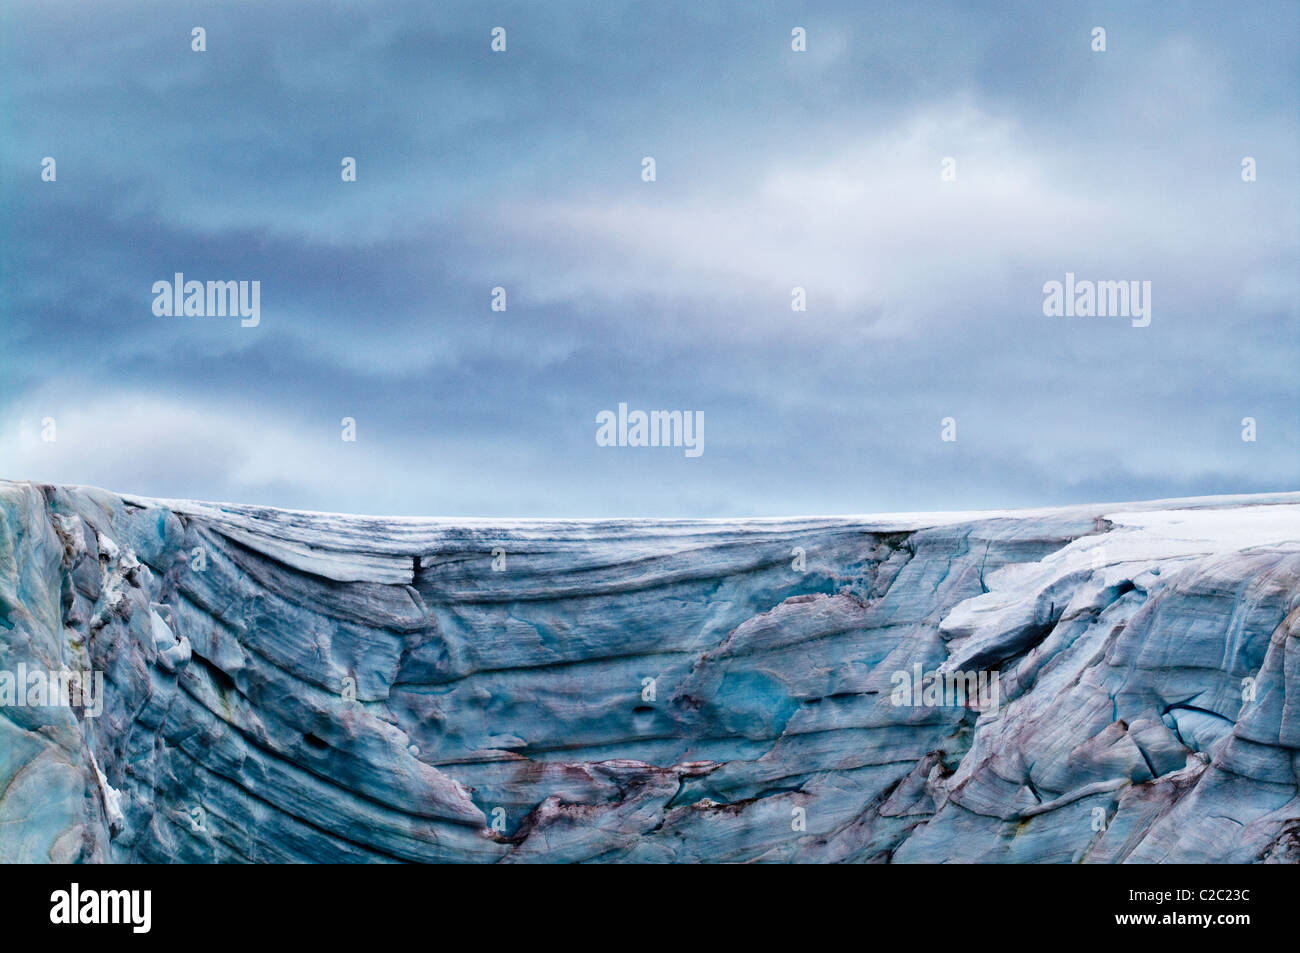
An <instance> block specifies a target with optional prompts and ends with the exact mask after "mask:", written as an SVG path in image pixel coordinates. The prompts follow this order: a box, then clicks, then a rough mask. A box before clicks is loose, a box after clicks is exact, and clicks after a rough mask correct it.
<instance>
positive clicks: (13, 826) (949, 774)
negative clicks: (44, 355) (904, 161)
mask: <svg viewBox="0 0 1300 953" xmlns="http://www.w3.org/2000/svg"><path fill="white" fill-rule="evenodd" d="M1298 582H1300V493H1281V494H1270V495H1265V496H1243V497H1206V498H1197V499H1188V500H1174V501H1160V502H1152V503H1121V504H1097V505H1077V506H1066V507H1055V508H1043V509H1036V510H1009V511H996V512H966V513H914V514H893V515H888V516H854V517H833V518H801V519H785V518H782V519H735V520H652V519H642V520H586V521H584V520H447V519H422V518H381V517H365V516H342V515H330V514H320V513H307V512H299V511H290V510H278V509H269V508H264V507H257V506H250V505H240V504H215V503H200V502H192V501H180V500H159V499H149V498H143V497H136V496H131V495H124V494H119V493H112V492H108V491H104V490H99V489H94V488H88V487H73V486H54V485H46V484H39V483H31V482H5V481H0V671H3V672H7V673H16V672H18V671H19V670H20V667H21V670H22V671H24V672H44V673H48V674H53V673H60V672H68V671H71V672H77V673H86V674H91V673H93V674H95V675H97V676H98V675H99V674H100V673H102V684H103V689H102V692H101V696H102V697H101V698H100V699H99V701H100V703H101V704H102V711H99V712H98V713H96V712H94V711H92V710H91V709H90V708H89V707H77V706H76V705H49V704H47V705H30V704H19V703H13V702H12V700H11V701H10V703H6V704H4V705H3V707H0V861H4V862H105V863H131V862H140V863H162V862H194V863H204V862H223V863H224V862H233V863H247V862H272V863H274V862H304V861H306V862H402V861H413V862H507V863H509V862H568V861H597V862H682V861H705V862H749V861H759V862H762V861H769V862H866V863H932V862H961V863H964V862H969V863H994V862H1024V863H1121V862H1129V863H1154V862H1195V861H1208V862H1222V863H1244V862H1271V863H1278V862H1289V863H1294V862H1296V861H1297V860H1300V790H1298V787H1300V785H1298V782H1297V778H1298V777H1300V585H1297V583H1298ZM975 671H978V672H981V673H986V674H988V673H991V674H992V675H994V676H995V677H996V679H997V683H998V685H999V688H1000V698H999V701H998V704H996V705H995V706H983V707H981V706H979V705H975V704H972V703H970V699H966V700H965V702H964V703H956V702H954V701H953V700H952V699H944V700H943V703H938V704H919V705H915V704H898V693H897V691H896V684H897V677H898V673H912V672H926V673H934V677H935V678H937V679H942V678H943V677H944V676H945V675H946V674H952V673H969V672H975Z"/></svg>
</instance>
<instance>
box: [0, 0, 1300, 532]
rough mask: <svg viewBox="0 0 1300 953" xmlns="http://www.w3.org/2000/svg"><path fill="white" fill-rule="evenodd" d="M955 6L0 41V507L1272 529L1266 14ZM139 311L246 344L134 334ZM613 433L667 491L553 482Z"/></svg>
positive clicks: (1292, 342)
mask: <svg viewBox="0 0 1300 953" xmlns="http://www.w3.org/2000/svg"><path fill="white" fill-rule="evenodd" d="M972 6H973V5H970V4H951V5H949V4H943V3H926V4H902V3H892V2H891V3H884V4H872V5H868V4H864V3H861V2H854V3H833V2H824V0H819V2H816V3H808V4H797V3H765V2H755V0H746V2H743V3H742V2H737V3H731V4H700V3H696V2H681V3H677V2H657V3H626V4H623V3H614V2H601V3H591V4H585V5H583V6H582V7H579V6H578V5H576V4H562V3H556V4H545V5H543V4H537V3H518V4H514V3H502V2H493V3H470V2H466V3H436V4H435V3H427V2H421V3H411V4H399V3H360V2H325V0H312V2H310V3H301V4H298V3H275V4H268V3H263V2H255V3H240V2H230V0H221V2H219V3H212V4H184V5H181V4H175V3H170V2H166V3H164V2H160V3H148V4H128V3H114V4H95V5H93V6H92V5H90V4H85V3H66V2H55V3H51V2H48V0H45V2H40V3H27V2H17V3H9V4H6V5H5V10H4V12H3V13H2V14H0V17H2V18H3V19H0V24H2V31H0V32H2V36H3V40H2V41H0V43H2V55H0V61H2V62H3V66H0V70H3V72H2V73H0V77H2V80H0V103H2V104H3V105H2V109H0V123H2V126H0V174H2V175H3V190H4V191H3V197H2V201H3V216H4V217H3V222H0V237H2V238H3V252H2V256H0V257H2V266H3V282H2V284H0V477H7V478H13V479H39V480H47V481H58V482H69V483H82V484H93V485H98V486H104V487H108V488H110V489H114V490H120V491H128V492H133V493H141V494H147V495H154V496H164V497H190V498H200V499H218V500H237V501H241V502H250V503H265V504H273V505H279V506H288V507H298V508H306V509H325V510H341V511H347V512H364V513H383V514H394V513H407V514H412V515H445V516H642V515H646V516H691V517H694V516H734V515H751V514H753V515H774V516H775V515H792V514H830V513H866V512H879V511H887V510H924V509H965V508H973V507H1006V506H1025V505H1039V504H1052V503H1067V502H1084V501H1099V500H1107V501H1110V500H1136V499H1150V498H1162V497H1173V496H1185V495H1197V494H1208V493H1229V492H1257V491H1272V490H1284V489H1296V488H1298V487H1300V314H1298V300H1300V278H1298V272H1300V269H1298V262H1300V248H1298V244H1300V125H1298V119H1297V116H1298V111H1300V95H1298V89H1297V86H1298V82H1300V80H1298V77H1300V54H1298V53H1297V50H1298V49H1300V4H1296V3H1294V2H1275V3H1249V2H1247V3H1232V4H1209V3H1207V4H1198V3H1188V2H1183V0H1179V2H1177V3H1168V4H1145V3H1144V4H1140V5H1134V4H1131V3H1128V2H1123V3H1113V4H1089V3H1075V2H1070V3H1040V2H1025V3H1016V4H1007V5H1005V6H1004V7H1002V8H1001V9H999V10H997V11H995V12H986V11H985V10H984V9H983V5H981V9H980V10H979V11H978V12H977V11H974V10H972V9H970V7H972ZM543 7H544V8H545V9H542V8H543ZM701 8H708V9H707V10H702V9H701ZM497 26H502V27H504V28H505V30H506V50H505V52H494V51H493V50H492V49H491V45H490V44H491V42H492V36H491V33H492V30H493V28H494V27H497ZM1098 26H1100V27H1104V28H1105V30H1106V50H1105V52H1094V51H1093V49H1092V46H1093V39H1092V31H1093V28H1094V27H1098ZM194 27H202V28H203V29H204V30H205V31H206V51H205V52H195V51H194V50H192V48H191V45H192V35H191V30H192V29H193V28H194ZM795 27H802V28H804V30H805V31H806V37H807V40H806V43H807V49H806V51H803V52H797V51H795V50H792V49H791V42H792V39H791V31H792V29H794V28H795ZM47 156H48V157H53V158H54V159H55V160H56V179H55V181H53V182H47V181H43V180H42V160H43V159H44V158H45V157H47ZM345 156H351V157H354V158H355V159H356V162H357V180H356V181H355V182H344V181H342V178H341V175H340V170H341V165H340V163H341V160H342V158H343V157H345ZM646 156H652V157H653V158H654V159H655V167H656V168H655V171H656V180H655V181H653V182H646V181H643V178H642V168H643V165H642V159H643V157H646ZM1247 156H1250V157H1253V158H1254V159H1255V167H1256V176H1257V180H1256V181H1254V182H1244V181H1243V179H1242V160H1243V157H1247ZM945 157H952V158H954V159H955V160H956V166H955V168H956V181H944V180H943V178H942V176H941V171H942V162H943V159H944V158H945ZM176 272H183V273H184V274H185V276H186V278H187V279H198V280H248V281H252V280H256V281H259V282H260V295H261V297H260V304H261V313H260V323H259V324H258V326H257V327H241V325H240V321H239V319H238V318H229V317H224V318H223V317H159V316H155V314H154V313H153V310H152V305H153V301H154V294H153V292H152V287H153V284H154V282H156V281H159V280H167V281H170V280H171V278H172V276H173V274H174V273H176ZM1067 272H1073V273H1075V275H1076V276H1077V277H1078V278H1079V279H1081V280H1082V279H1089V280H1126V281H1127V280H1138V281H1150V282H1151V323H1150V326H1148V327H1134V326H1133V324H1132V322H1131V321H1130V320H1128V319H1126V318H1123V317H1118V318H1117V317H1105V318H1085V317H1047V316H1045V315H1044V313H1043V300H1044V293H1043V285H1044V283H1045V282H1048V281H1052V280H1057V281H1064V279H1065V275H1066V273H1067ZM498 286H500V287H504V288H505V289H506V295H507V299H506V300H507V310H505V311H503V312H502V311H493V310H492V308H491V302H492V289H493V288H494V287H498ZM795 287H802V288H804V289H806V295H807V310H806V311H803V312H797V311H793V310H792V308H791V301H792V289H793V288H795ZM620 402H625V403H626V404H627V405H628V407H629V408H630V409H634V410H635V409H641V410H647V411H649V410H683V411H698V412H701V413H702V414H703V416H704V453H703V454H702V455H701V456H699V457H695V458H691V457H688V456H687V455H686V454H685V453H684V452H683V450H682V449H681V448H664V447H660V448H642V447H601V446H598V445H597V442H596V431H597V424H596V415H597V413H599V412H600V411H602V410H617V407H618V404H619V403H620ZM344 417H351V418H353V419H354V420H355V421H356V440H355V441H354V442H347V441H344V440H343V439H342V438H341V437H342V425H341V421H342V419H343V418H344ZM947 417H951V418H953V419H954V420H955V433H956V440H954V441H944V440H942V439H941V432H942V427H941V421H942V420H943V419H944V418H947ZM1245 417H1252V418H1254V419H1255V422H1256V424H1255V426H1256V438H1257V439H1256V440H1254V441H1253V442H1251V441H1244V440H1243V439H1242V430H1243V427H1242V419H1243V418H1245ZM47 418H53V421H54V425H55V426H54V430H53V436H54V437H55V439H54V440H46V439H42V436H43V432H44V434H45V435H46V436H48V435H50V434H49V429H48V428H44V430H43V426H42V425H43V422H44V421H46V419H47Z"/></svg>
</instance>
